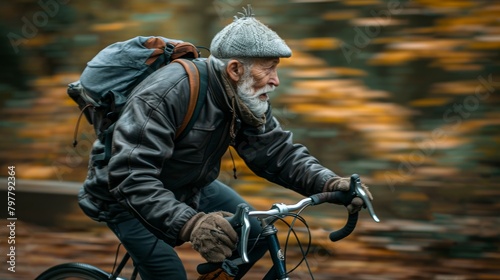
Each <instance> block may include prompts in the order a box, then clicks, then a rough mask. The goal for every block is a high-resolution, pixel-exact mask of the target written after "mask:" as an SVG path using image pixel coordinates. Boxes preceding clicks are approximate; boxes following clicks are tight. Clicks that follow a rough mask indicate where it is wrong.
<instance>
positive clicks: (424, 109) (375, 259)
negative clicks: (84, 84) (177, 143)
mask: <svg viewBox="0 0 500 280" xmlns="http://www.w3.org/2000/svg"><path fill="white" fill-rule="evenodd" d="M247 4H252V6H253V8H254V13H255V14H256V17H257V18H258V19H259V20H261V21H262V22H263V23H265V24H267V25H269V26H270V27H271V28H272V29H274V30H275V31H277V32H278V34H280V36H281V37H282V38H284V39H285V40H286V41H287V43H288V44H289V45H290V47H291V48H292V50H293V56H292V58H289V59H283V60H282V63H281V68H280V70H279V71H280V72H279V74H280V80H281V86H280V87H279V88H278V89H277V91H276V92H275V94H273V96H272V103H273V106H274V111H275V114H276V116H277V117H278V119H279V120H280V122H281V123H282V125H283V126H284V128H285V129H288V130H291V131H293V133H294V135H295V141H296V142H298V143H303V144H305V145H306V146H307V147H309V150H310V152H311V153H312V154H313V155H314V156H316V157H317V158H319V159H320V161H321V162H322V163H323V164H324V165H325V166H327V167H329V168H331V169H332V170H333V171H335V172H336V173H337V174H340V175H343V176H349V175H350V174H352V173H358V174H360V175H361V177H362V180H363V181H364V182H365V183H366V184H368V185H369V186H370V189H371V192H372V194H373V195H374V197H375V199H374V206H375V209H376V212H377V214H378V215H379V217H380V219H381V222H380V223H378V224H377V223H375V222H373V221H372V220H371V219H370V217H369V215H368V214H367V212H366V211H364V212H363V213H362V214H361V220H360V222H359V226H358V227H357V229H356V230H355V232H354V233H353V234H352V235H351V236H350V237H348V238H347V239H345V240H343V241H341V242H338V243H335V244H333V243H331V242H329V241H328V240H327V235H328V232H329V231H330V230H332V229H335V228H338V227H340V226H342V225H343V223H344V220H345V210H343V209H342V207H339V206H332V205H323V206H321V207H317V208H312V209H310V210H308V211H306V212H305V214H304V216H305V217H306V218H307V221H308V225H309V227H310V229H311V230H312V235H313V238H314V239H313V240H314V242H313V244H312V247H311V249H310V254H309V265H310V267H311V269H312V270H313V272H314V274H315V279H439V280H462V279H500V265H499V263H500V248H499V247H500V240H499V234H500V228H499V226H498V225H499V224H500V218H499V214H498V213H499V212H500V202H499V199H500V189H499V187H500V184H499V182H498V181H499V177H500V176H499V175H500V149H499V143H500V134H499V131H500V110H499V105H500V95H499V92H500V71H499V70H500V65H499V62H500V59H499V58H500V3H498V1H487V0H441V1H430V0H412V1H406V0H337V1H335V0H295V1H284V0H265V1H263V0H251V1H245V2H244V1H241V0H209V1H187V0H177V1H175V0H174V1H158V0H157V1H154V0H141V1H138V0H131V1H115V0H113V1H97V0H87V1H76V0H75V1H63V0H41V1H21V0H15V1H2V2H1V3H0V30H1V36H0V73H1V74H0V107H1V111H0V128H1V131H2V132H1V134H2V137H1V139H0V159H1V160H0V166H1V169H0V170H2V171H1V172H2V173H0V177H3V180H2V185H1V186H0V189H1V190H2V191H1V195H2V198H1V199H0V200H1V201H7V198H6V196H7V195H6V189H7V179H6V177H8V176H9V175H8V167H9V166H15V171H16V175H15V176H16V180H17V181H16V182H17V184H16V205H15V207H16V217H17V218H18V220H17V221H16V231H15V232H16V256H17V258H16V272H15V273H12V272H10V271H8V270H7V268H8V266H9V265H8V264H7V263H6V261H8V257H7V256H6V254H7V253H8V252H7V249H6V248H7V244H6V243H7V240H8V236H9V234H10V232H9V228H8V227H6V226H1V227H0V228H1V229H0V233H1V235H0V248H1V251H0V252H1V256H0V259H1V260H2V262H1V263H2V264H1V265H0V268H1V270H0V278H1V279H33V278H34V277H35V276H36V275H38V274H39V273H40V272H42V271H43V270H45V269H46V268H48V267H49V266H51V265H55V264H58V263H63V262H69V261H83V262H87V263H91V264H94V265H98V266H100V267H102V268H105V269H108V270H109V269H111V267H112V264H113V261H114V251H115V249H116V246H117V244H118V241H117V239H116V238H115V237H114V236H113V235H112V234H111V233H110V231H109V230H108V229H107V228H105V227H103V226H102V225H99V224H97V223H95V222H93V221H91V220H90V219H88V218H86V217H85V216H83V215H82V213H81V212H80V210H79V208H78V206H77V205H76V193H77V191H78V188H79V186H80V185H81V182H82V181H83V180H84V178H85V176H86V166H87V160H88V157H87V154H88V152H89V150H90V147H91V143H92V141H94V139H95V136H94V134H93V130H92V127H91V126H90V125H88V124H87V123H85V121H82V124H81V126H80V130H79V133H78V138H79V142H80V144H79V145H78V146H77V148H73V147H72V145H71V143H72V140H73V132H74V129H75V125H76V123H77V118H78V115H79V110H78V108H77V106H76V104H75V103H73V101H72V100H71V99H70V98H69V97H68V96H67V94H66V88H67V85H68V84H69V83H70V82H73V81H75V80H78V78H79V74H80V73H81V71H82V70H83V69H84V67H85V65H86V62H87V61H89V60H90V59H91V58H92V57H93V56H94V55H96V54H97V52H98V51H99V50H100V49H102V48H104V47H105V46H107V45H109V44H111V43H113V42H116V41H123V40H127V39H129V38H132V37H135V36H139V35H143V36H147V35H161V36H164V37H169V38H175V39H181V40H184V41H190V42H193V43H194V44H195V45H198V46H206V47H208V46H209V45H210V41H211V38H212V37H213V36H214V35H215V34H216V33H217V32H218V31H219V30H220V29H221V28H223V27H224V26H225V25H227V24H228V23H230V22H231V20H232V17H233V16H234V15H236V14H237V13H238V12H240V11H242V9H241V8H242V7H243V6H246V5H247ZM202 54H203V55H204V56H208V55H209V54H208V53H207V52H205V51H203V52H202ZM236 165H237V169H238V179H237V180H235V179H234V178H233V177H232V170H231V169H232V163H231V161H230V158H229V157H228V156H226V157H225V158H224V161H223V171H222V173H221V175H220V179H221V180H223V181H225V182H226V183H228V184H230V185H231V186H232V187H234V188H235V189H237V190H238V191H240V192H241V193H242V194H244V195H245V197H246V198H247V199H248V201H250V202H251V203H252V204H254V205H255V206H256V207H257V208H261V209H267V208H269V207H270V206H271V204H272V203H275V202H293V201H294V200H296V199H298V198H300V197H299V196H297V195H295V194H293V193H291V192H290V191H288V190H286V189H283V188H281V187H278V186H273V185H272V184H271V183H269V182H267V181H265V180H262V179H259V178H257V177H255V176H254V175H253V174H252V173H251V172H250V171H249V170H248V169H247V168H246V167H245V166H244V163H243V162H242V161H241V160H239V159H238V158H237V159H236ZM4 208H5V209H3V210H2V211H1V213H0V214H1V215H2V216H1V217H2V218H6V217H7V212H6V210H7V209H6V208H7V205H5V207H4ZM5 224H6V225H7V224H8V222H7V220H6V219H5ZM283 229H285V228H284V227H283ZM304 229H305V226H304V225H298V226H297V230H298V231H299V232H302V231H304ZM282 237H285V236H284V235H283V236H282ZM303 237H305V236H303ZM304 240H306V239H304ZM296 243H297V242H292V244H291V245H290V247H289V249H288V251H287V254H288V259H289V267H290V268H291V267H293V265H294V264H296V263H297V262H298V261H299V260H300V258H299V249H298V247H297V246H296ZM179 254H180V255H181V256H182V258H183V259H184V260H185V264H186V269H187V270H188V273H189V276H190V278H193V279H194V278H195V277H196V276H195V273H194V267H195V265H196V264H197V263H199V262H201V259H200V257H199V256H198V255H197V253H196V252H194V251H193V250H191V249H190V248H189V246H182V247H181V248H179ZM268 264H269V260H268V258H267V259H264V260H263V261H262V262H260V263H259V264H258V265H257V267H256V269H255V270H254V271H253V272H252V274H251V275H250V276H249V278H248V279H258V276H259V275H261V273H262V272H263V271H264V270H265V269H266V267H268ZM292 275H293V276H294V277H295V278H296V279H311V278H310V276H309V275H308V273H307V270H306V267H305V265H304V264H303V265H301V266H300V267H299V268H298V269H297V271H295V272H294V273H293V274H292Z"/></svg>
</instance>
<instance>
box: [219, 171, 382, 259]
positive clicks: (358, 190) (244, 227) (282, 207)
mask: <svg viewBox="0 0 500 280" xmlns="http://www.w3.org/2000/svg"><path fill="white" fill-rule="evenodd" d="M355 197H359V198H361V199H362V200H363V202H364V208H368V212H369V213H370V216H371V217H372V218H373V220H374V221H375V222H377V223H378V222H380V220H379V218H378V217H377V215H376V214H375V211H374V210H373V205H372V203H371V200H370V198H369V197H368V195H367V194H366V192H365V191H364V190H363V187H362V186H361V179H360V178H359V175H357V174H353V175H351V183H350V188H349V190H348V191H335V192H326V193H318V194H315V195H312V196H310V197H308V198H304V199H302V200H301V201H299V202H298V203H296V204H293V205H286V204H282V203H279V204H274V205H273V206H272V207H271V209H270V210H267V211H250V208H249V206H248V205H247V204H245V203H242V204H240V205H238V207H237V209H236V212H235V214H234V216H231V217H228V218H226V219H227V220H228V221H229V223H230V224H231V225H232V226H233V227H234V228H240V227H241V237H240V242H239V243H238V246H239V248H238V249H239V252H240V254H241V260H242V262H244V263H248V262H249V259H248V252H247V246H248V237H249V234H250V220H249V217H258V218H268V217H273V216H274V217H279V216H283V215H285V214H288V213H289V212H293V211H297V210H299V209H302V208H304V207H306V206H308V205H319V204H322V203H325V202H330V203H335V204H343V205H344V206H347V205H349V204H350V203H351V201H352V199H353V198H355ZM358 215H359V212H356V213H354V214H349V216H348V219H347V223H346V224H345V225H344V227H342V228H341V229H339V230H336V231H333V232H331V233H330V236H329V237H330V240H331V241H333V242H335V241H338V240H341V239H343V238H345V237H347V236H348V235H349V234H351V233H352V231H353V230H354V228H355V227H356V224H357V222H358Z"/></svg>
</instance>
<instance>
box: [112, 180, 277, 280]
mask: <svg viewBox="0 0 500 280" xmlns="http://www.w3.org/2000/svg"><path fill="white" fill-rule="evenodd" d="M243 202H245V201H244V200H243V198H242V197H241V196H240V195H239V194H237V193H236V192H235V191H234V190H232V189H231V188H230V187H228V186H226V185H224V184H223V183H221V182H220V181H214V182H213V183H211V184H210V185H209V186H207V187H205V188H203V190H202V194H201V198H200V208H199V211H203V212H205V213H209V212H214V211H227V212H231V213H234V211H235V210H236V206H237V205H238V204H240V203H243ZM108 226H109V227H110V228H111V230H112V231H113V232H114V233H115V234H116V236H117V237H118V238H119V239H120V241H121V242H122V244H123V246H124V247H125V248H126V249H127V251H128V252H129V253H130V255H131V257H132V259H133V260H134V264H135V266H137V267H138V268H139V273H140V275H141V278H142V279H143V280H148V279H175V280H182V279H187V278H186V271H185V269H184V266H183V264H182V262H181V260H180V259H179V256H178V255H177V253H176V252H175V250H174V249H173V248H172V247H171V246H170V245H168V244H167V243H165V242H164V241H162V240H158V239H157V238H156V237H155V236H154V235H153V234H152V233H151V232H149V231H148V230H147V229H146V228H145V227H144V226H143V225H142V224H141V223H140V222H139V221H138V220H137V219H132V220H129V221H126V222H123V223H118V224H113V223H108ZM259 233H260V223H259V221H257V219H252V220H251V231H250V242H249V248H251V247H252V246H253V242H255V240H256V238H257V236H258V235H259ZM266 250H267V247H266V243H265V241H263V240H260V241H259V242H258V243H257V246H255V248H254V249H253V250H252V252H250V254H249V258H250V263H248V264H244V265H241V266H239V272H238V275H237V277H236V279H239V278H241V277H242V276H243V275H244V274H245V273H246V272H247V271H248V270H249V269H250V268H251V267H252V265H253V264H254V263H255V262H256V261H257V260H259V259H260V258H261V257H262V256H263V255H264V253H265V252H266ZM236 257H238V256H237V253H236V254H235V255H234V256H233V257H231V258H236Z"/></svg>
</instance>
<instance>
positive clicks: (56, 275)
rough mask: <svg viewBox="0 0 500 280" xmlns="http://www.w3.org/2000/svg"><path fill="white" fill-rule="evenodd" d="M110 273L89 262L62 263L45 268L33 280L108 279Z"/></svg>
mask: <svg viewBox="0 0 500 280" xmlns="http://www.w3.org/2000/svg"><path fill="white" fill-rule="evenodd" d="M110 275H111V274H109V273H107V272H105V271H103V270H101V269H99V268H97V267H95V266H92V265H89V264H84V263H64V264H60V265H56V266H53V267H51V268H49V269H47V270H46V271H44V272H43V273H42V274H40V275H39V276H38V277H37V278H36V279H35V280H69V279H71V280H73V279H81V280H105V279H110Z"/></svg>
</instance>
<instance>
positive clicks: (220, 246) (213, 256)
mask: <svg viewBox="0 0 500 280" xmlns="http://www.w3.org/2000/svg"><path fill="white" fill-rule="evenodd" d="M231 215H232V214H230V213H227V212H213V213H209V214H205V213H203V212H200V213H198V214H196V215H194V216H193V217H192V218H191V219H190V220H189V221H187V223H186V224H185V225H184V227H182V229H181V231H180V233H179V238H180V239H181V240H183V241H191V243H192V244H193V248H194V249H195V250H196V251H198V253H200V255H201V256H202V257H203V258H205V260H207V262H222V261H223V260H224V259H225V258H227V257H230V256H231V255H232V252H233V251H234V250H235V249H236V243H237V241H238V235H237V233H236V231H234V229H233V227H232V226H231V225H230V224H229V222H228V221H227V220H226V219H224V217H228V216H231Z"/></svg>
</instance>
